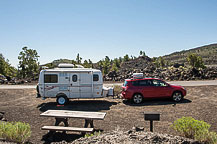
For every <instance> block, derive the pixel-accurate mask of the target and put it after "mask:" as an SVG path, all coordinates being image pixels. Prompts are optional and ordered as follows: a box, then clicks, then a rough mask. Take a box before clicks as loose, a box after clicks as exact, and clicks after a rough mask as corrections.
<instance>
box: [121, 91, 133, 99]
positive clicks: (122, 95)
mask: <svg viewBox="0 0 217 144" xmlns="http://www.w3.org/2000/svg"><path fill="white" fill-rule="evenodd" d="M121 97H122V98H123V99H131V97H129V95H127V93H126V92H124V91H122V93H121Z"/></svg>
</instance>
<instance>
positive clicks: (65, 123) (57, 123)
mask: <svg viewBox="0 0 217 144" xmlns="http://www.w3.org/2000/svg"><path fill="white" fill-rule="evenodd" d="M55 119H56V122H55V126H58V125H59V124H60V123H61V122H63V123H64V126H65V127H68V126H69V123H68V118H55ZM63 133H64V134H66V131H63Z"/></svg>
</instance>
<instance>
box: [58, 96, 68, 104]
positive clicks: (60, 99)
mask: <svg viewBox="0 0 217 144" xmlns="http://www.w3.org/2000/svg"><path fill="white" fill-rule="evenodd" d="M67 102H68V98H67V97H66V96H65V95H60V96H58V97H57V104H58V105H65V104H66V103H67Z"/></svg>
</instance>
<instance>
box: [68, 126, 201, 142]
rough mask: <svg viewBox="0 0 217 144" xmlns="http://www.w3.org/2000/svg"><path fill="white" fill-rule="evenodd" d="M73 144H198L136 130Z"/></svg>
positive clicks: (103, 135) (113, 133)
mask: <svg viewBox="0 0 217 144" xmlns="http://www.w3.org/2000/svg"><path fill="white" fill-rule="evenodd" d="M72 143H73V144H81V143H88V144H92V143H94V144H116V143H126V144H134V143H137V144H158V143H168V144H196V143H198V142H196V141H194V140H191V139H187V138H183V137H180V136H172V135H168V134H159V133H152V132H145V131H140V130H139V131H137V130H135V129H133V130H129V131H126V132H123V131H113V132H109V133H104V134H101V135H98V136H92V137H87V138H80V139H77V140H75V141H74V142H72Z"/></svg>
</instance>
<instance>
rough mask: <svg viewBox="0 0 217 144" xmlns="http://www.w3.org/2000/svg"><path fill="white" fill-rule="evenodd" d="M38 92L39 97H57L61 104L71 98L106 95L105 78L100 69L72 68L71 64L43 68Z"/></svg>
mask: <svg viewBox="0 0 217 144" xmlns="http://www.w3.org/2000/svg"><path fill="white" fill-rule="evenodd" d="M37 92H38V94H37V97H42V98H43V99H45V98H56V101H57V103H58V104H60V105H63V104H66V103H67V102H68V101H69V99H76V98H78V99H80V98H101V97H105V96H106V95H105V94H103V78H102V72H101V71H100V70H97V69H90V68H72V67H70V65H59V67H58V68H54V69H45V70H41V72H40V76H39V83H38V85H37Z"/></svg>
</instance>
